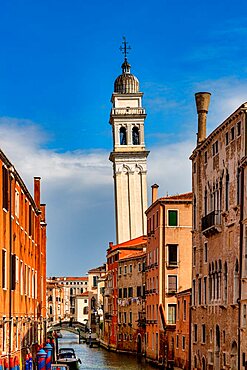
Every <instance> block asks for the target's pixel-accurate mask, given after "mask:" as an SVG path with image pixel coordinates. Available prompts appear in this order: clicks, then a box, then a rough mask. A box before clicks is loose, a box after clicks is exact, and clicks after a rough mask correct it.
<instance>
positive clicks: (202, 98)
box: [195, 92, 211, 144]
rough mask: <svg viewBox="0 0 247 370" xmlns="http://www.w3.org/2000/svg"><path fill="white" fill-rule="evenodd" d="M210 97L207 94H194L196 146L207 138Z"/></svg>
mask: <svg viewBox="0 0 247 370" xmlns="http://www.w3.org/2000/svg"><path fill="white" fill-rule="evenodd" d="M210 97H211V94H210V93H209V92H198V93H196V94H195V98H196V108H197V114H198V133H197V144H200V143H201V142H202V141H203V140H205V139H206V136H207V133H206V131H207V113H208V106H209V103H210Z"/></svg>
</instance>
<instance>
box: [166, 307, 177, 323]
mask: <svg viewBox="0 0 247 370" xmlns="http://www.w3.org/2000/svg"><path fill="white" fill-rule="evenodd" d="M167 308H168V310H167V322H168V324H170V325H174V324H176V308H177V305H176V304H170V303H168V307H167Z"/></svg>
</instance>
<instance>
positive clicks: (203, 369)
mask: <svg viewBox="0 0 247 370" xmlns="http://www.w3.org/2000/svg"><path fill="white" fill-rule="evenodd" d="M202 370H206V360H205V357H204V356H203V358H202Z"/></svg>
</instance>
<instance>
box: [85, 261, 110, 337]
mask: <svg viewBox="0 0 247 370" xmlns="http://www.w3.org/2000/svg"><path fill="white" fill-rule="evenodd" d="M105 275H106V264H104V265H102V266H99V267H95V268H92V269H90V270H89V271H88V300H89V303H88V328H90V329H91V330H92V332H99V324H100V321H103V311H102V308H103V291H104V279H105Z"/></svg>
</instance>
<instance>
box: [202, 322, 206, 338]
mask: <svg viewBox="0 0 247 370" xmlns="http://www.w3.org/2000/svg"><path fill="white" fill-rule="evenodd" d="M202 343H206V325H205V324H202Z"/></svg>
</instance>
